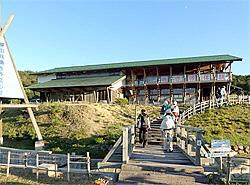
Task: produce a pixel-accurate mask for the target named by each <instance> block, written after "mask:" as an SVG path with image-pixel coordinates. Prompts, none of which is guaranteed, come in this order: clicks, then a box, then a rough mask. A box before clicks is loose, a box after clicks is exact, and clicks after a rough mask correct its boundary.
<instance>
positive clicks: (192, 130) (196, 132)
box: [176, 95, 250, 165]
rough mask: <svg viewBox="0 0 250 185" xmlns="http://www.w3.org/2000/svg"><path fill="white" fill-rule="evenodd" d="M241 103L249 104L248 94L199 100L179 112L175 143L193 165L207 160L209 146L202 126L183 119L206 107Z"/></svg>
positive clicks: (201, 111)
mask: <svg viewBox="0 0 250 185" xmlns="http://www.w3.org/2000/svg"><path fill="white" fill-rule="evenodd" d="M242 103H249V104H250V96H246V95H242V96H237V95H230V96H228V98H227V100H226V101H223V102H219V101H217V100H216V99H213V100H208V101H203V102H199V103H196V104H194V105H193V106H191V107H189V108H188V109H186V110H185V111H184V112H183V113H182V114H180V117H179V120H178V124H177V128H176V136H177V145H178V146H179V147H180V148H181V149H182V150H183V152H184V153H185V154H186V155H187V156H188V157H189V159H190V160H191V161H192V162H193V163H194V164H195V165H202V164H204V163H205V161H207V160H205V158H208V157H209V154H210V153H211V152H210V148H209V147H208V145H207V144H206V143H205V141H204V139H203V132H204V130H203V129H202V128H196V127H191V126H186V125H184V122H185V120H186V119H188V118H190V117H192V116H194V115H195V114H199V113H203V112H205V111H206V110H207V109H211V108H215V107H220V106H223V105H225V104H226V105H231V104H242ZM202 159H204V161H202Z"/></svg>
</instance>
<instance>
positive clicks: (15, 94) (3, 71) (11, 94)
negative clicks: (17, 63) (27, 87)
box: [0, 36, 24, 99]
mask: <svg viewBox="0 0 250 185" xmlns="http://www.w3.org/2000/svg"><path fill="white" fill-rule="evenodd" d="M0 97H1V98H20V99H24V94H23V92H22V88H21V85H20V84H19V81H18V76H17V74H16V70H15V67H14V64H13V62H12V58H11V55H10V51H9V49H8V47H7V43H6V40H5V38H4V37H3V36H2V37H1V38H0Z"/></svg>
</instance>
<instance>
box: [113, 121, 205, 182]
mask: <svg viewBox="0 0 250 185" xmlns="http://www.w3.org/2000/svg"><path fill="white" fill-rule="evenodd" d="M159 123H160V120H158V121H155V122H154V123H153V124H152V130H151V131H150V132H149V145H147V146H146V147H145V148H143V147H142V146H141V144H136V146H135V149H134V150H133V152H132V155H131V157H130V159H129V161H128V163H127V164H123V165H122V167H121V173H120V174H119V181H118V183H117V184H118V185H122V184H166V185H167V184H173V185H177V184H178V185H180V184H187V185H193V184H208V179H206V177H204V175H203V174H202V172H203V168H202V167H201V166H195V165H193V163H192V162H191V161H190V160H189V159H188V158H187V157H186V156H185V155H184V154H183V153H182V151H181V150H180V149H179V148H178V146H176V145H175V146H174V151H173V152H171V153H167V152H164V151H163V148H162V139H161V136H160V129H159V127H160V125H159Z"/></svg>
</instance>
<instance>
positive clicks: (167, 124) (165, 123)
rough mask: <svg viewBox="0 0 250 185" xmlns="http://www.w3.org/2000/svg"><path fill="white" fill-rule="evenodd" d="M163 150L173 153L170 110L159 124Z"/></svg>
mask: <svg viewBox="0 0 250 185" xmlns="http://www.w3.org/2000/svg"><path fill="white" fill-rule="evenodd" d="M160 128H161V131H162V137H163V150H164V151H168V152H173V131H174V128H175V124H174V120H173V117H172V112H171V110H167V111H166V114H165V115H164V116H163V120H162V122H161V127H160Z"/></svg>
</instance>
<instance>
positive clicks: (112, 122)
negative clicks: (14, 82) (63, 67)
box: [3, 102, 159, 158]
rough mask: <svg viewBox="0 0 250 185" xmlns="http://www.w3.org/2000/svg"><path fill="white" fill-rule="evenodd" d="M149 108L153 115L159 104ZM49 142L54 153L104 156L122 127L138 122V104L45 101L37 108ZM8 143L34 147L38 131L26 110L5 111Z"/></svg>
mask: <svg viewBox="0 0 250 185" xmlns="http://www.w3.org/2000/svg"><path fill="white" fill-rule="evenodd" d="M142 108H145V109H146V110H147V111H148V113H149V114H150V116H151V117H156V116H157V115H158V114H159V107H151V106H141V105H140V106H137V110H138V112H139V110H140V109H142ZM34 113H35V116H36V119H37V123H38V125H39V128H40V130H41V133H42V136H43V138H44V141H45V147H46V148H45V149H46V150H51V151H53V152H54V153H72V152H75V153H76V154H85V153H86V152H87V151H89V152H90V155H91V157H92V158H103V157H104V156H105V155H106V153H107V152H108V150H109V148H110V147H111V146H112V145H113V144H114V143H115V142H116V140H117V139H118V138H119V137H120V135H121V133H122V127H123V126H125V125H131V124H134V123H135V119H134V116H135V105H127V104H126V103H120V102H119V104H97V103H92V104H88V103H85V104H70V105H67V104H65V103H52V104H41V105H40V106H39V108H38V109H37V110H35V111H34ZM3 123H4V128H3V131H4V146H7V147H13V148H22V149H34V141H35V138H36V134H35V132H34V129H33V127H32V123H31V121H30V119H29V116H28V114H27V112H26V110H18V111H15V110H13V109H12V110H6V111H5V112H4V118H3Z"/></svg>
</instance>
